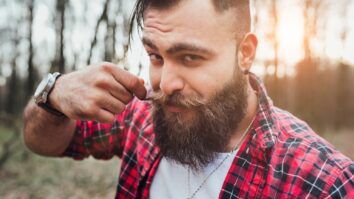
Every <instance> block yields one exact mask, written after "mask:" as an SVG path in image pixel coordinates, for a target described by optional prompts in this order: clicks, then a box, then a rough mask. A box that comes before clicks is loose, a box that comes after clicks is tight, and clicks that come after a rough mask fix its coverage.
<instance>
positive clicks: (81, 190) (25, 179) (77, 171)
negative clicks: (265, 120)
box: [0, 126, 354, 199]
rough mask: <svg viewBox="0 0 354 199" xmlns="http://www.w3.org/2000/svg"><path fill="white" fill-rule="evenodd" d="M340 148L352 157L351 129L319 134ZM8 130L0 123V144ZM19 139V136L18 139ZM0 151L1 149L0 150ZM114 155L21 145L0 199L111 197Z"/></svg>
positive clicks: (6, 170)
mask: <svg viewBox="0 0 354 199" xmlns="http://www.w3.org/2000/svg"><path fill="white" fill-rule="evenodd" d="M322 135H323V137H324V138H325V139H327V140H328V141H329V142H331V143H332V144H333V145H335V146H336V147H337V148H338V149H339V150H340V151H342V152H343V153H344V154H346V155H347V156H348V157H350V158H351V159H352V160H353V159H354V145H353V144H352V142H353V140H354V129H352V130H350V129H347V130H341V131H337V132H336V133H335V134H333V133H330V131H328V132H327V133H324V134H322ZM10 136H11V130H10V129H6V128H3V127H1V126H0V147H1V146H2V143H3V142H4V141H5V140H6V139H8V138H9V137H10ZM18 141H19V142H21V141H20V139H19V140H18ZM0 154H1V149H0ZM119 167H120V165H119V160H118V158H115V159H112V160H110V161H97V160H94V159H92V158H89V159H87V160H84V161H74V160H71V159H68V158H46V157H40V156H37V155H34V154H33V153H31V152H29V151H28V150H27V149H26V148H25V147H24V146H23V144H19V148H18V149H17V150H16V153H14V154H13V155H12V156H11V159H9V160H8V162H6V164H5V165H4V166H3V168H2V169H1V170H0V198H2V199H64V198H65V199H81V198H82V199H84V198H90V199H101V198H114V194H115V190H116V184H117V180H118V179H117V178H118V172H119Z"/></svg>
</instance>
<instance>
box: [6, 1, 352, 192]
mask: <svg viewBox="0 0 354 199" xmlns="http://www.w3.org/2000/svg"><path fill="white" fill-rule="evenodd" d="M133 6H134V1H123V0H95V1H87V0H0V198H6V199H8V198H21V199H22V198H24V199H25V198H26V199H27V198H36V199H38V198H113V196H114V192H115V184H116V181H117V174H118V170H119V160H117V159H114V160H111V161H107V162H98V161H94V160H93V159H88V160H87V161H82V162H75V161H72V160H68V159H53V158H52V159H51V158H43V157H39V156H36V155H34V154H32V153H31V152H29V151H28V150H27V149H26V148H25V147H24V146H23V143H22V137H21V129H22V124H21V115H22V110H23V108H24V106H25V105H26V103H27V102H28V100H29V99H30V97H31V96H32V95H33V92H34V89H35V87H36V85H37V84H38V82H39V81H40V80H41V79H42V77H43V76H44V75H45V74H46V73H47V72H53V71H59V72H62V73H67V72H70V71H73V70H78V69H80V68H84V67H85V66H87V65H89V64H92V63H96V62H101V61H109V62H113V63H116V64H119V65H122V66H124V68H125V69H127V70H130V71H131V72H133V73H135V74H138V75H141V76H142V77H144V78H147V72H146V71H147V70H148V69H147V68H148V62H147V57H146V55H145V53H144V52H143V49H142V45H141V43H140V39H139V38H138V37H135V40H134V42H133V44H132V48H131V49H130V50H129V49H128V38H127V36H128V22H129V19H130V12H131V9H132V8H133ZM252 12H253V29H254V32H255V33H256V34H257V35H258V37H259V50H258V52H257V53H258V54H257V60H256V63H255V64H254V67H253V71H254V72H255V73H257V74H258V75H260V76H261V77H263V79H264V81H265V83H266V86H267V88H268V92H269V94H270V95H271V97H272V98H273V100H274V103H275V104H276V105H277V106H279V107H281V108H284V109H287V110H289V111H290V112H292V113H294V114H295V115H297V116H298V117H300V118H302V119H304V120H305V121H307V122H308V123H309V124H310V125H311V126H312V127H313V128H314V129H315V130H316V131H317V132H319V134H320V135H321V136H322V137H325V138H326V139H327V140H329V141H330V142H331V143H332V144H334V145H335V146H336V147H337V148H338V149H339V150H341V151H342V152H343V153H345V154H346V155H347V156H349V157H350V158H352V159H354V146H353V144H352V143H351V142H352V141H353V140H354V103H353V102H354V23H352V22H350V21H351V20H352V19H353V18H354V1H351V0H342V1H331V0H302V1H290V0H289V1H280V0H264V1H260V0H254V1H253V2H252Z"/></svg>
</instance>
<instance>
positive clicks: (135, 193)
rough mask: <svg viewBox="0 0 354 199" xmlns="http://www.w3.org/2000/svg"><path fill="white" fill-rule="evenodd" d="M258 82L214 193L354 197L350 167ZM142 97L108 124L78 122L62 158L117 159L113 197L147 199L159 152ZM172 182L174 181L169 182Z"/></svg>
mask: <svg viewBox="0 0 354 199" xmlns="http://www.w3.org/2000/svg"><path fill="white" fill-rule="evenodd" d="M251 79H252V80H253V81H254V80H256V81H255V82H257V84H258V86H259V91H258V93H259V107H258V113H257V116H256V118H255V121H254V123H253V125H252V127H251V128H250V132H249V134H248V137H247V138H246V139H245V141H244V142H243V144H242V145H241V147H240V149H239V151H238V152H237V154H236V156H235V157H234V160H233V163H232V165H231V167H230V169H229V171H228V174H227V176H226V178H225V180H224V183H223V186H222V189H221V190H220V195H219V198H354V177H353V176H354V175H353V174H354V164H353V162H352V161H351V160H350V159H348V158H347V157H345V156H344V155H342V154H341V153H340V152H338V151H337V150H336V149H335V148H334V147H333V146H332V145H331V144H329V143H328V142H327V141H325V140H324V139H322V138H321V137H319V136H318V135H317V134H316V133H314V132H313V131H312V130H311V128H310V127H309V126H308V125H307V124H306V123H305V122H303V121H301V120H299V119H297V118H296V117H294V116H293V115H291V114H290V113H288V112H286V111H283V110H281V109H279V108H276V107H274V106H273V105H272V102H271V100H270V99H269V97H268V96H267V93H266V91H265V88H264V86H263V84H262V82H261V81H260V80H259V79H258V78H256V77H255V76H254V75H252V76H251ZM154 137H155V135H154V131H153V124H152V118H151V111H150V104H149V103H148V102H144V101H139V100H137V99H135V100H133V101H132V102H131V103H130V104H129V105H128V106H127V108H126V109H125V111H124V112H123V113H122V114H120V115H117V116H116V121H115V122H114V123H113V124H100V123H97V122H94V121H77V128H76V132H75V136H74V138H73V140H72V143H71V144H70V146H69V147H68V149H67V150H66V152H65V154H64V155H65V156H70V157H72V158H74V159H83V158H86V157H88V156H90V155H92V156H93V157H95V158H98V159H110V158H112V157H113V156H118V157H120V158H121V160H122V163H121V172H120V174H119V182H118V185H117V194H116V198H143V199H145V198H149V190H150V186H151V183H152V181H153V179H154V176H155V174H156V171H157V168H158V165H159V162H160V160H161V155H160V154H159V148H158V147H157V146H156V144H155V141H154ZM171 183H173V180H171Z"/></svg>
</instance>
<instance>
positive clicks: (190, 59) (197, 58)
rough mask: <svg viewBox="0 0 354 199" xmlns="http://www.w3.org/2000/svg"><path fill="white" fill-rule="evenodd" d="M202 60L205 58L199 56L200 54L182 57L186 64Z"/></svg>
mask: <svg viewBox="0 0 354 199" xmlns="http://www.w3.org/2000/svg"><path fill="white" fill-rule="evenodd" d="M202 60H203V58H202V57H201V56H198V55H184V56H183V57H182V62H183V63H184V64H185V65H193V64H198V63H199V62H200V61H202Z"/></svg>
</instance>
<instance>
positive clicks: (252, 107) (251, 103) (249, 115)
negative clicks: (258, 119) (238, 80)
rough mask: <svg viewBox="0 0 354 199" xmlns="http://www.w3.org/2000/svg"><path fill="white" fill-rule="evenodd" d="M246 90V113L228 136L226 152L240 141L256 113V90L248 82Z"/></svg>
mask: <svg viewBox="0 0 354 199" xmlns="http://www.w3.org/2000/svg"><path fill="white" fill-rule="evenodd" d="M247 92H248V97H247V108H246V115H245V117H244V118H243V119H242V120H241V122H240V124H239V125H238V128H237V129H236V130H235V132H234V133H233V135H232V136H231V138H230V141H229V143H228V144H227V147H226V148H225V150H226V151H227V152H230V151H232V150H233V149H234V148H235V146H236V145H237V143H238V142H240V141H241V142H242V140H241V139H242V135H243V134H244V132H245V131H246V130H249V129H248V127H249V126H250V124H251V122H252V121H253V118H254V117H255V116H256V114H257V108H258V97H257V94H256V91H255V90H253V88H252V87H251V85H250V84H248V86H247Z"/></svg>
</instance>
